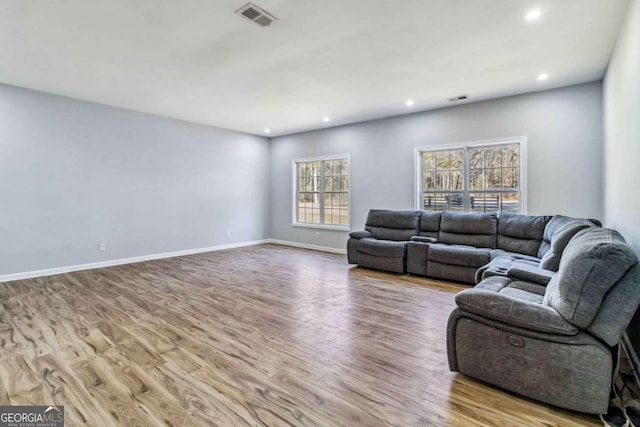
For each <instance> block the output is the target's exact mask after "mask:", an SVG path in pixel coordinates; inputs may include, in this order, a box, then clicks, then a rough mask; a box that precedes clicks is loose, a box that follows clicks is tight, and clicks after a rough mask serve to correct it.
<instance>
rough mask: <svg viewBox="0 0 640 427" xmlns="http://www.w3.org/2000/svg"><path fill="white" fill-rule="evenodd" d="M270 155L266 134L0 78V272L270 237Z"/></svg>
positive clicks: (14, 271)
mask: <svg viewBox="0 0 640 427" xmlns="http://www.w3.org/2000/svg"><path fill="white" fill-rule="evenodd" d="M268 157H269V141H268V140H267V139H266V138H261V137H257V136H251V135H246V134H241V133H237V132H231V131H226V130H222V129H216V128H212V127H208V126H202V125H196V124H192V123H186V122H182V121H178V120H172V119H167V118H162V117H158V116H152V115H147V114H142V113H137V112H132V111H127V110H122V109H118V108H113V107H107V106H104V105H99V104H93V103H89V102H83V101H78V100H73V99H69V98H64V97H59V96H54V95H48V94H44V93H40V92H35V91H30V90H26V89H20V88H16V87H11V86H4V85H0V200H1V208H0V275H6V274H10V273H19V272H28V271H34V270H39V269H47V268H54V267H65V266H72V265H78V264H84V263H91V262H100V261H107V260H111V259H120V258H128V257H136V256H144V255H151V254H157V253H164V252H171V251H179V250H188V249H196V248H202V247H210V246H216V245H226V244H233V243H237V242H244V241H252V240H258V239H264V238H267V237H268V227H269V219H268V204H269V199H268V181H269V165H268V162H267V159H268ZM226 230H230V231H231V237H230V238H226V237H225V231H226ZM99 242H106V244H107V251H106V252H104V253H100V252H98V243H99Z"/></svg>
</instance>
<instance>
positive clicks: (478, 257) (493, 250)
mask: <svg viewBox="0 0 640 427" xmlns="http://www.w3.org/2000/svg"><path fill="white" fill-rule="evenodd" d="M598 224H599V223H598ZM594 225H595V224H594V220H584V219H579V218H570V217H565V216H562V215H556V216H554V217H550V216H530V215H520V214H513V213H500V214H494V213H487V214H474V213H453V212H421V211H388V210H377V209H372V210H371V211H369V215H368V216H367V221H366V224H365V230H363V231H354V232H352V233H351V234H350V237H349V240H348V241H347V257H348V261H349V263H350V264H358V265H360V266H362V267H368V268H374V269H378V270H383V271H390V272H394V273H401V274H405V273H410V274H416V275H421V276H428V277H434V278H438V279H447V280H455V281H459V282H467V283H477V282H478V281H479V280H481V279H482V278H483V276H489V275H496V274H502V273H505V272H506V270H508V269H509V268H511V267H512V266H514V265H516V264H517V265H522V264H529V265H532V266H536V267H537V266H540V267H542V268H544V269H548V270H551V271H556V270H557V269H558V259H559V257H560V255H561V254H562V250H563V249H564V246H566V244H567V243H568V241H569V240H570V239H571V237H573V236H574V235H575V234H576V233H577V232H578V231H580V230H582V229H583V228H585V227H592V226H594ZM541 263H542V265H541Z"/></svg>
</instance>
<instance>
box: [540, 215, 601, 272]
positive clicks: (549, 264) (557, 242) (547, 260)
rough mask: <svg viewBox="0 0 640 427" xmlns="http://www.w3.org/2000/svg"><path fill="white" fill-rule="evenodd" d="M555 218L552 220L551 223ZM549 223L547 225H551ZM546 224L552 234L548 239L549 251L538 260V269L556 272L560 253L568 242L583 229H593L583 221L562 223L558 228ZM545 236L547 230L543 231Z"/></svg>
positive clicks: (573, 220)
mask: <svg viewBox="0 0 640 427" xmlns="http://www.w3.org/2000/svg"><path fill="white" fill-rule="evenodd" d="M555 218H556V217H554V218H552V219H551V221H553V220H554V219H555ZM551 221H549V224H551ZM549 224H547V228H551V230H552V231H553V234H552V235H550V236H547V237H549V239H550V241H551V242H550V243H549V250H547V251H546V253H545V254H544V255H543V256H542V259H541V260H540V268H543V269H545V270H551V271H558V268H560V259H561V258H562V253H563V252H564V249H565V248H566V247H567V245H568V244H569V241H571V239H572V238H573V236H575V235H576V234H578V232H579V231H581V230H584V229H585V228H589V227H593V224H592V223H591V222H589V221H587V220H584V219H573V218H572V220H571V221H562V224H561V225H560V226H555V225H554V226H553V227H549ZM545 234H547V229H545Z"/></svg>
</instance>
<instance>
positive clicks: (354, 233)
mask: <svg viewBox="0 0 640 427" xmlns="http://www.w3.org/2000/svg"><path fill="white" fill-rule="evenodd" d="M349 237H353V238H354V239H365V238H367V237H373V234H371V233H370V232H368V231H366V230H360V231H352V232H351V233H349Z"/></svg>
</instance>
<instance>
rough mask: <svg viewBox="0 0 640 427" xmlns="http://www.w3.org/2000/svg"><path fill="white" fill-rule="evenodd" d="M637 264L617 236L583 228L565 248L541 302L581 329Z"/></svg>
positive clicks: (603, 230)
mask: <svg viewBox="0 0 640 427" xmlns="http://www.w3.org/2000/svg"><path fill="white" fill-rule="evenodd" d="M637 262H638V257H637V256H636V254H635V252H633V250H632V249H631V248H630V247H629V246H628V245H627V244H626V243H625V241H624V239H623V238H622V236H621V235H620V233H618V232H617V231H615V230H609V229H606V228H599V227H589V228H586V229H584V230H582V231H580V232H578V234H576V235H575V236H574V237H573V238H572V239H571V241H570V242H569V244H568V245H567V247H566V248H565V250H564V253H563V255H562V258H561V259H560V268H559V270H558V272H557V273H556V274H555V275H554V276H553V278H552V279H551V281H550V282H549V284H548V285H547V290H546V292H545V296H544V301H543V302H544V304H546V305H549V306H551V307H553V308H554V309H556V310H557V311H558V312H559V313H560V315H561V316H562V317H564V318H565V319H566V320H567V321H568V322H571V323H573V324H574V325H576V326H578V327H579V328H582V329H584V328H586V327H587V326H589V325H590V324H591V322H592V321H593V320H594V318H595V317H596V315H597V314H598V311H599V310H600V306H601V305H602V302H603V300H604V298H605V297H606V296H607V294H608V293H609V292H610V291H611V290H612V288H613V287H614V286H615V285H616V284H617V283H618V281H620V279H621V278H622V277H624V276H625V275H626V273H627V271H629V269H631V268H632V267H633V266H634V265H635V264H637Z"/></svg>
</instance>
